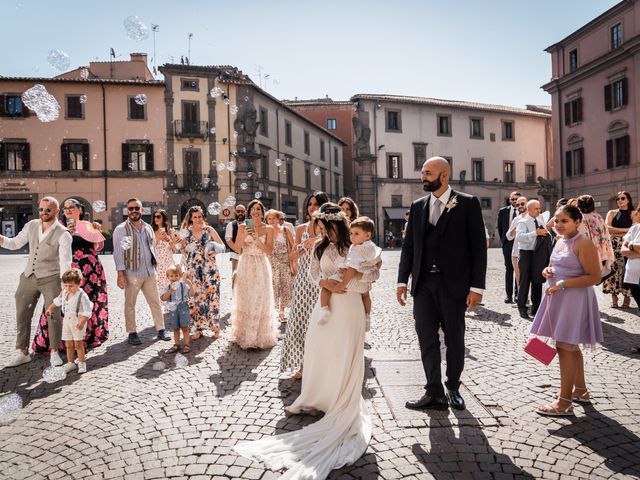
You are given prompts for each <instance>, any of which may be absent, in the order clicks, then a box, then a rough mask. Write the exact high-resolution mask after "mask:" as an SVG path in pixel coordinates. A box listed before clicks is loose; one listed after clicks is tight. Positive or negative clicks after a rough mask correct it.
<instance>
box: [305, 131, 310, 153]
mask: <svg viewBox="0 0 640 480" xmlns="http://www.w3.org/2000/svg"><path fill="white" fill-rule="evenodd" d="M304 153H306V154H307V155H309V153H311V146H310V140H309V132H307V131H306V130H305V131H304Z"/></svg>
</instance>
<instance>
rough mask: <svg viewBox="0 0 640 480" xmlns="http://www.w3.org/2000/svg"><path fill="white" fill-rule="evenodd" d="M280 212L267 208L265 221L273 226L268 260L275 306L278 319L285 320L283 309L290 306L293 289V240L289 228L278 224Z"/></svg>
mask: <svg viewBox="0 0 640 480" xmlns="http://www.w3.org/2000/svg"><path fill="white" fill-rule="evenodd" d="M281 213H282V212H278V211H277V210H269V211H268V212H267V223H268V224H269V225H271V227H272V228H273V252H272V254H271V257H270V260H271V270H272V274H273V295H274V301H275V308H276V309H277V310H278V316H279V317H280V321H281V322H286V321H287V317H286V315H285V312H284V309H285V308H289V307H290V306H291V290H292V289H293V269H292V267H291V252H292V251H293V243H294V241H293V235H292V234H291V232H290V231H289V229H288V228H286V227H284V226H282V225H280V214H281Z"/></svg>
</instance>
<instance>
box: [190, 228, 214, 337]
mask: <svg viewBox="0 0 640 480" xmlns="http://www.w3.org/2000/svg"><path fill="white" fill-rule="evenodd" d="M186 241H187V243H186V245H185V247H184V248H185V254H184V255H183V264H184V266H185V273H186V274H187V275H188V276H189V279H190V280H191V282H192V283H193V289H194V291H195V293H194V296H193V298H191V299H190V300H189V308H190V310H191V322H190V324H189V329H190V330H191V333H195V332H196V331H202V330H206V329H210V330H211V331H212V332H214V333H217V332H218V331H219V330H220V325H219V324H220V272H219V271H218V267H217V265H216V259H215V256H213V255H207V252H208V249H207V248H206V246H207V243H209V242H212V241H213V239H212V238H211V236H210V235H209V232H208V231H207V230H205V231H204V232H203V234H202V236H201V237H200V239H196V237H195V236H194V235H193V232H192V231H191V230H189V235H188V236H187V238H186Z"/></svg>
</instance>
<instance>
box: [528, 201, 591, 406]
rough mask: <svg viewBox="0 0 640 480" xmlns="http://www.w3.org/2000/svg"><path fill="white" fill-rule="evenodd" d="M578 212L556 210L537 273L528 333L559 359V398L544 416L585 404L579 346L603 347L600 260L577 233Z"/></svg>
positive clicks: (569, 208) (566, 208) (568, 207)
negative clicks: (553, 237) (540, 278)
mask: <svg viewBox="0 0 640 480" xmlns="http://www.w3.org/2000/svg"><path fill="white" fill-rule="evenodd" d="M581 220H582V214H581V213H580V210H579V209H578V208H577V207H575V206H572V205H565V206H563V207H560V208H559V209H558V210H557V211H556V216H555V229H556V231H557V232H558V241H557V243H556V246H555V248H554V250H553V253H552V254H551V261H550V263H549V266H548V267H546V268H545V269H544V270H543V272H542V274H543V275H544V277H545V278H546V279H547V283H546V284H545V286H546V290H545V293H546V295H545V297H544V299H543V300H542V302H541V304H540V308H539V309H538V313H537V314H536V317H535V319H534V320H533V325H532V326H531V333H532V334H533V335H536V336H541V337H547V338H551V339H552V340H554V341H555V344H556V349H557V351H558V359H559V361H560V394H559V395H558V396H557V397H556V399H555V400H554V401H553V402H552V403H551V404H549V405H544V406H540V407H538V409H537V410H536V412H537V413H539V414H540V415H544V416H556V417H558V416H570V415H573V414H574V413H573V406H572V404H573V402H577V403H589V402H590V396H589V391H588V390H587V386H586V381H585V378H584V359H583V358H582V352H581V351H580V345H584V346H588V347H591V348H592V349H593V348H595V347H596V345H597V344H599V343H602V325H601V324H600V310H599V308H598V300H597V298H596V292H595V289H594V288H593V287H594V285H596V284H597V283H598V282H599V281H600V260H599V257H598V251H597V250H596V247H595V245H594V244H593V242H592V241H591V240H589V239H588V238H587V237H586V236H585V235H583V234H582V233H579V231H578V228H579V227H580V223H581Z"/></svg>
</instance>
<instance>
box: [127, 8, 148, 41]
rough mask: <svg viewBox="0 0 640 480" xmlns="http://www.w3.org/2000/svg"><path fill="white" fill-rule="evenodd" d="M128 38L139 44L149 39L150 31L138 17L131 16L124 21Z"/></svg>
mask: <svg viewBox="0 0 640 480" xmlns="http://www.w3.org/2000/svg"><path fill="white" fill-rule="evenodd" d="M124 29H125V30H126V31H127V37H129V38H130V39H131V40H135V41H137V42H139V41H141V40H146V39H147V38H149V29H148V28H147V26H146V25H145V24H144V23H142V20H140V18H138V17H137V16H136V15H130V16H128V17H127V18H125V20H124Z"/></svg>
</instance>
